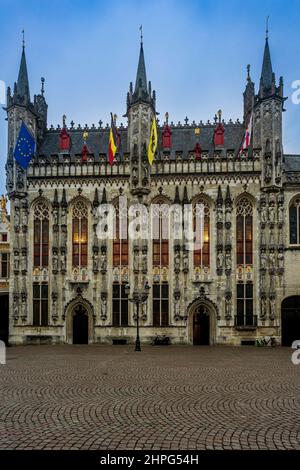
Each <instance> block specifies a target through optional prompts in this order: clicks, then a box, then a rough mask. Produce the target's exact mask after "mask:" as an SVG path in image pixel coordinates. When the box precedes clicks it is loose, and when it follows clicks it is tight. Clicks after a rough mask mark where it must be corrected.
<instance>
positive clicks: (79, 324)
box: [65, 296, 94, 344]
mask: <svg viewBox="0 0 300 470" xmlns="http://www.w3.org/2000/svg"><path fill="white" fill-rule="evenodd" d="M65 316H66V343H68V344H84V343H85V344H89V343H93V342H94V319H93V307H92V305H91V304H90V302H89V301H88V300H85V299H83V298H82V296H78V297H76V298H75V299H73V300H71V302H69V303H68V304H67V306H66V308H65ZM85 317H87V320H86V319H85ZM85 328H87V331H86V332H85V331H82V332H80V331H78V329H85ZM74 340H75V343H74Z"/></svg>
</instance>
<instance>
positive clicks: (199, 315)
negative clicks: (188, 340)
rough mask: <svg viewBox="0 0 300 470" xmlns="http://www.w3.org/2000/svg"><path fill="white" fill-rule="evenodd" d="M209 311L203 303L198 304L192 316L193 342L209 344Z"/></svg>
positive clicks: (195, 343)
mask: <svg viewBox="0 0 300 470" xmlns="http://www.w3.org/2000/svg"><path fill="white" fill-rule="evenodd" d="M209 323H210V321H209V313H208V311H207V309H206V308H205V307H204V305H200V306H199V307H198V308H197V309H196V310H195V312H194V316H193V344H194V345H198V346H199V345H209V332H210V325H209Z"/></svg>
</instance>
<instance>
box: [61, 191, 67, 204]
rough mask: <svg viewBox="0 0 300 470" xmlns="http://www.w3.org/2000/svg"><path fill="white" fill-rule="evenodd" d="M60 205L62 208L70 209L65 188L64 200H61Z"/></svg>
mask: <svg viewBox="0 0 300 470" xmlns="http://www.w3.org/2000/svg"><path fill="white" fill-rule="evenodd" d="M60 205H61V207H68V203H67V198H66V190H65V188H64V189H63V192H62V198H61V203H60Z"/></svg>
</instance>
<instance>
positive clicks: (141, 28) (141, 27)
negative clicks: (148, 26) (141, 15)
mask: <svg viewBox="0 0 300 470" xmlns="http://www.w3.org/2000/svg"><path fill="white" fill-rule="evenodd" d="M140 32H141V46H142V45H143V25H142V24H141V26H140Z"/></svg>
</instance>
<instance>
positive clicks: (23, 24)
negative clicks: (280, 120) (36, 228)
mask: <svg viewBox="0 0 300 470" xmlns="http://www.w3.org/2000/svg"><path fill="white" fill-rule="evenodd" d="M267 15H270V24H269V29H270V33H269V37H270V39H269V43H270V49H271V56H272V63H273V70H274V71H275V74H276V78H277V79H278V78H279V76H280V75H283V78H284V89H285V96H287V97H288V100H287V102H286V106H285V108H286V109H287V112H286V113H285V114H284V149H285V152H286V153H288V152H290V153H300V143H298V139H299V135H300V132H299V131H300V105H298V106H297V105H295V104H292V102H291V100H290V97H291V94H292V92H293V90H292V88H291V84H292V82H293V81H294V80H297V79H298V80H300V54H299V51H300V35H299V24H300V0H289V2H286V1H282V0H260V1H258V0H252V1H251V0H248V1H247V2H244V1H238V0H226V1H225V0H212V1H210V0H198V1H195V0H185V1H180V0H151V1H150V0H149V1H148V0H147V1H144V0H139V1H136V0H128V1H124V0H123V1H120V0H110V1H102V0H88V1H84V0H59V1H58V0H51V1H46V0H39V1H38V0H26V1H25V0H24V1H21V0H13V1H12V0H0V21H1V27H0V63H1V69H0V70H1V71H0V79H1V80H4V81H5V83H6V84H7V85H10V86H13V82H14V81H15V80H16V79H17V74H18V68H19V62H20V56H21V31H22V29H23V28H24V29H25V39H26V56H27V66H28V72H29V80H30V91H31V96H33V95H34V93H38V92H39V90H40V77H42V76H43V77H45V79H46V83H45V90H46V91H45V96H46V99H47V102H48V105H49V109H48V124H49V125H50V124H54V125H57V124H58V123H60V124H61V122H62V115H63V114H66V116H67V122H68V123H69V122H70V121H71V120H72V119H73V120H74V121H75V123H76V124H77V123H81V124H82V125H84V124H85V123H87V124H89V125H90V124H92V123H93V122H94V123H98V121H99V119H102V121H104V122H105V123H106V122H107V121H109V114H110V111H113V112H115V113H116V114H117V115H118V117H119V119H118V122H120V121H123V122H125V118H122V115H123V114H124V112H125V106H126V93H127V91H128V87H129V82H130V81H134V80H135V73H136V67H137V61H138V53H139V25H140V24H143V30H144V51H145V59H146V67H147V76H148V80H151V81H152V87H153V88H154V89H155V90H156V93H157V111H158V112H160V113H161V115H162V117H163V116H164V114H165V112H166V111H168V112H169V115H170V119H171V120H173V121H175V122H177V121H178V120H181V121H183V119H184V118H185V116H186V115H187V116H188V117H189V119H191V120H193V119H195V120H196V121H199V120H201V119H202V120H203V121H206V120H207V119H212V118H213V116H214V114H215V113H216V111H217V110H218V109H222V111H223V117H224V118H225V120H228V119H229V118H232V119H233V120H235V119H236V118H240V119H242V104H243V103H242V93H243V91H244V87H245V82H246V65H247V64H248V63H250V64H251V77H252V79H253V80H254V82H255V84H256V89H257V86H258V83H259V76H260V71H261V63H262V57H263V48H264V38H265V21H266V16H267ZM6 132H7V131H6V121H5V112H4V111H3V110H1V112H0V148H1V153H0V193H1V192H3V191H4V182H5V177H4V165H5V160H6V152H7V150H6Z"/></svg>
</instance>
